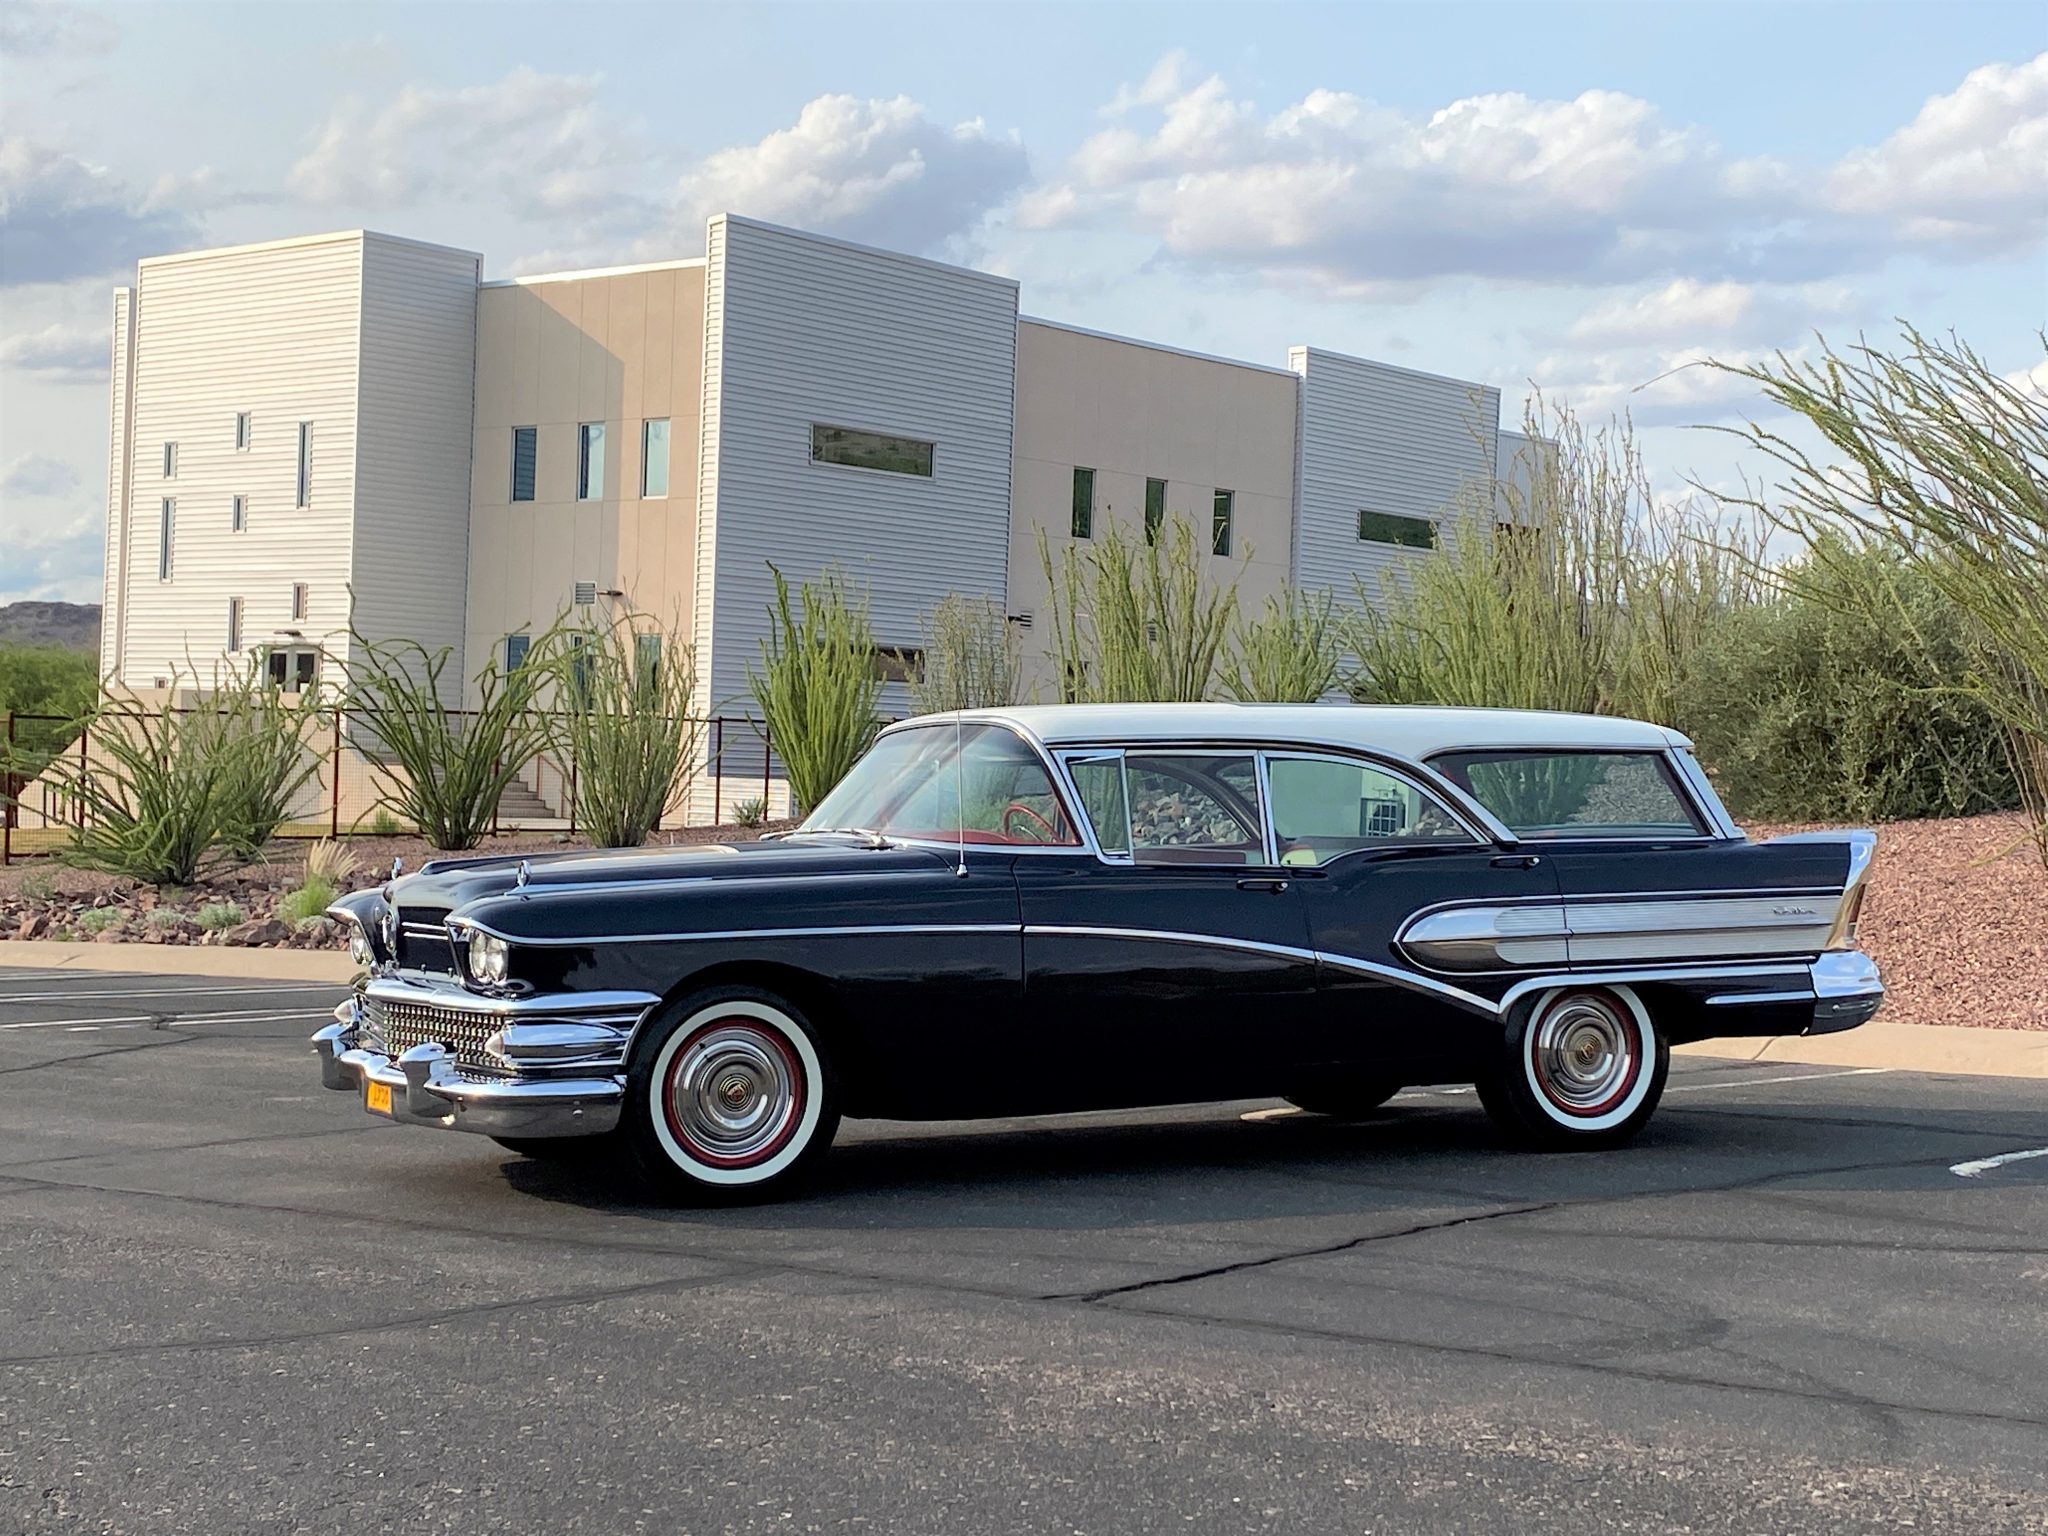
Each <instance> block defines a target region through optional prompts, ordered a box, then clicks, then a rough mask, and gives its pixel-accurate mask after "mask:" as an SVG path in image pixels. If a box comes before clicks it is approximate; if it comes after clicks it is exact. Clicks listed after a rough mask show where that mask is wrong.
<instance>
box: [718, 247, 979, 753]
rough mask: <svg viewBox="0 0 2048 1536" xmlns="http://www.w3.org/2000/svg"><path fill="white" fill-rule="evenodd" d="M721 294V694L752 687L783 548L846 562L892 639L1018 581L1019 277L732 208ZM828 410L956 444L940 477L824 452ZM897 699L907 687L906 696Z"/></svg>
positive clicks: (942, 451) (810, 558) (914, 634)
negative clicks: (796, 227) (820, 454)
mask: <svg viewBox="0 0 2048 1536" xmlns="http://www.w3.org/2000/svg"><path fill="white" fill-rule="evenodd" d="M709 249H710V254H711V261H710V267H709V270H708V273H707V279H706V283H707V286H706V302H705V324H706V333H705V363H704V367H705V380H706V387H705V401H704V429H703V436H702V442H703V456H702V459H701V460H700V465H701V468H700V481H699V498H698V507H699V523H698V545H697V547H698V580H697V595H698V597H697V615H698V636H699V653H698V664H699V670H700V674H703V675H704V677H705V682H706V684H707V686H706V690H705V691H706V695H707V697H709V698H711V699H722V698H732V697H736V696H739V695H741V694H743V693H744V691H745V688H746V670H747V665H748V663H749V662H752V661H754V660H755V659H756V658H757V657H758V655H759V649H760V641H761V639H762V637H763V636H764V635H765V634H766V632H767V608H768V604H769V601H770V599H771V597H772V594H773V590H774V585H773V579H772V578H771V576H770V575H769V571H768V562H769V561H770V560H771V559H772V560H774V561H775V563H776V565H777V566H778V567H779V568H780V569H781V570H782V572H783V574H784V575H785V576H787V577H788V578H789V580H790V581H791V583H792V584H794V583H796V582H800V581H803V580H805V579H808V578H811V577H814V576H816V575H817V574H818V573H819V572H821V571H822V570H824V569H825V568H826V567H827V566H829V565H832V564H834V563H836V564H838V565H839V566H840V567H841V568H842V569H844V570H845V571H846V572H847V573H848V574H849V575H850V576H851V577H852V578H853V579H854V580H855V581H857V582H861V583H864V584H865V586H866V587H867V590H868V593H869V600H870V614H871V618H872V621H873V624H874V630H875V636H876V639H877V641H878V642H879V643H881V644H884V645H914V644H916V643H917V641H918V635H919V627H918V615H919V614H920V613H921V612H923V611H925V610H927V609H929V608H931V607H932V606H933V605H934V604H935V603H937V602H938V601H939V600H940V599H941V598H943V597H944V596H946V594H947V593H949V592H954V591H963V592H1001V591H1003V590H1004V589H1005V578H1006V566H1007V554H1008V545H1009V507H1010V453H1011V434H1012V423H1013V419H1014V411H1015V400H1014V391H1015V380H1016V348H1017V289H1016V285H1015V284H1014V283H1012V282H1010V281H1008V280H1007V279H1003V278H997V277H991V276H989V275H987V274H985V273H979V272H970V271H965V270H962V269H959V268H954V267H944V266H940V265H938V264H936V263H932V262H925V261H920V260H917V259H916V258H913V257H904V256H897V255H894V254H891V253H889V252H884V251H873V250H867V249H863V248H860V247H854V246H848V245H845V244H842V243H840V242H837V241H831V240H824V239H820V238H817V237H815V236H808V235H802V234H798V233H795V232H793V231H785V230H780V229H776V228H774V227H771V226H766V225H761V224H756V223H753V222H751V221H749V220H743V219H737V218H727V219H723V220H714V221H713V225H712V231H711V240H710V242H709ZM814 422H821V423H827V424H830V425H835V426H844V427H857V428H862V429H865V430H870V431H876V432H887V433H892V434H897V435H901V436H905V437H914V438H922V439H925V440H927V441H930V442H932V443H935V444H936V445H937V448H936V454H935V473H934V475H933V476H932V478H930V479H923V478H919V477H914V476H908V475H895V474H887V473H880V472H875V471H867V470H858V469H848V468H844V467H840V466H835V465H818V464H813V463H811V461H810V429H811V425H812V423H814ZM889 692H890V694H891V695H895V697H892V698H889V699H888V700H887V707H888V708H890V709H891V710H892V712H893V711H896V710H901V709H902V708H904V707H905V705H906V701H905V700H904V698H903V697H902V694H903V690H901V689H900V688H892V689H891V690H889Z"/></svg>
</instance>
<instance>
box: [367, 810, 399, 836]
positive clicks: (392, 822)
mask: <svg viewBox="0 0 2048 1536" xmlns="http://www.w3.org/2000/svg"><path fill="white" fill-rule="evenodd" d="M370 835H371V836H372V837H396V836H398V818H397V817H395V816H393V815H392V814H391V812H390V810H389V809H388V808H387V807H385V806H381V805H380V806H378V807H377V811H376V814H375V815H373V816H372V817H371V818H370Z"/></svg>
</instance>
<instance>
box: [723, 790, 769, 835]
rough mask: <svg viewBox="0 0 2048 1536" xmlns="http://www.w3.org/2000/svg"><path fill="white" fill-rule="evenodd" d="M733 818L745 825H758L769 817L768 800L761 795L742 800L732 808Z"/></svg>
mask: <svg viewBox="0 0 2048 1536" xmlns="http://www.w3.org/2000/svg"><path fill="white" fill-rule="evenodd" d="M732 819H733V820H734V821H736V822H738V823H739V824H740V825H741V826H743V827H758V826H760V825H761V823H762V822H764V821H766V820H767V819H768V802H767V801H766V800H763V799H762V798H761V797H760V796H759V795H755V796H753V797H752V798H750V799H746V800H742V801H741V802H740V803H739V804H738V805H736V806H734V807H733V808H732Z"/></svg>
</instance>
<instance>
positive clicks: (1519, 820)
mask: <svg viewBox="0 0 2048 1536" xmlns="http://www.w3.org/2000/svg"><path fill="white" fill-rule="evenodd" d="M1429 761H1430V766H1431V767H1432V768H1435V769H1436V770H1437V771H1438V772H1439V773H1441V774H1443V776H1444V777H1445V778H1447V779H1449V780H1450V781H1451V782H1452V783H1453V784H1455V785H1457V786H1458V787H1459V788H1460V789H1462V790H1465V791H1467V792H1469V793H1470V794H1471V796H1472V798H1473V799H1475V800H1477V801H1478V802H1479V803H1480V804H1481V805H1483V806H1485V807H1486V808H1487V809H1488V810H1489V811H1491V812H1493V814H1494V815H1495V816H1497V817H1499V818H1500V820H1501V822H1502V823H1503V824H1504V825H1505V826H1506V827H1507V828H1508V829H1509V830H1510V831H1512V832H1515V833H1516V834H1518V835H1519V836H1522V837H1698V836H1700V835H1702V834H1703V833H1704V832H1705V831H1706V828H1705V827H1704V826H1702V825H1701V824H1700V820H1699V816H1698V814H1697V813H1696V812H1695V811H1694V810H1693V809H1692V806H1691V804H1690V803H1689V802H1688V801H1687V800H1686V798H1685V796H1684V794H1683V793H1682V792H1681V791H1680V790H1679V787H1678V781H1677V779H1676V778H1675V777H1674V776H1673V775H1672V772H1671V765H1670V764H1669V763H1667V762H1665V760H1664V754H1663V753H1661V752H1446V753H1444V754H1442V755H1441V756H1438V757H1433V758H1431V759H1430V760H1429Z"/></svg>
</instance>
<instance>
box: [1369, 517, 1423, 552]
mask: <svg viewBox="0 0 2048 1536" xmlns="http://www.w3.org/2000/svg"><path fill="white" fill-rule="evenodd" d="M1358 542H1359V543H1361V544H1402V545H1406V546H1407V547H1408V548H1410V549H1434V548H1436V524H1435V523H1433V522H1431V521H1430V520H1429V519H1428V518H1426V517H1403V516H1402V515H1401V514H1400V513H1398V512H1363V511H1362V512H1360V513H1359V514H1358Z"/></svg>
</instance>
